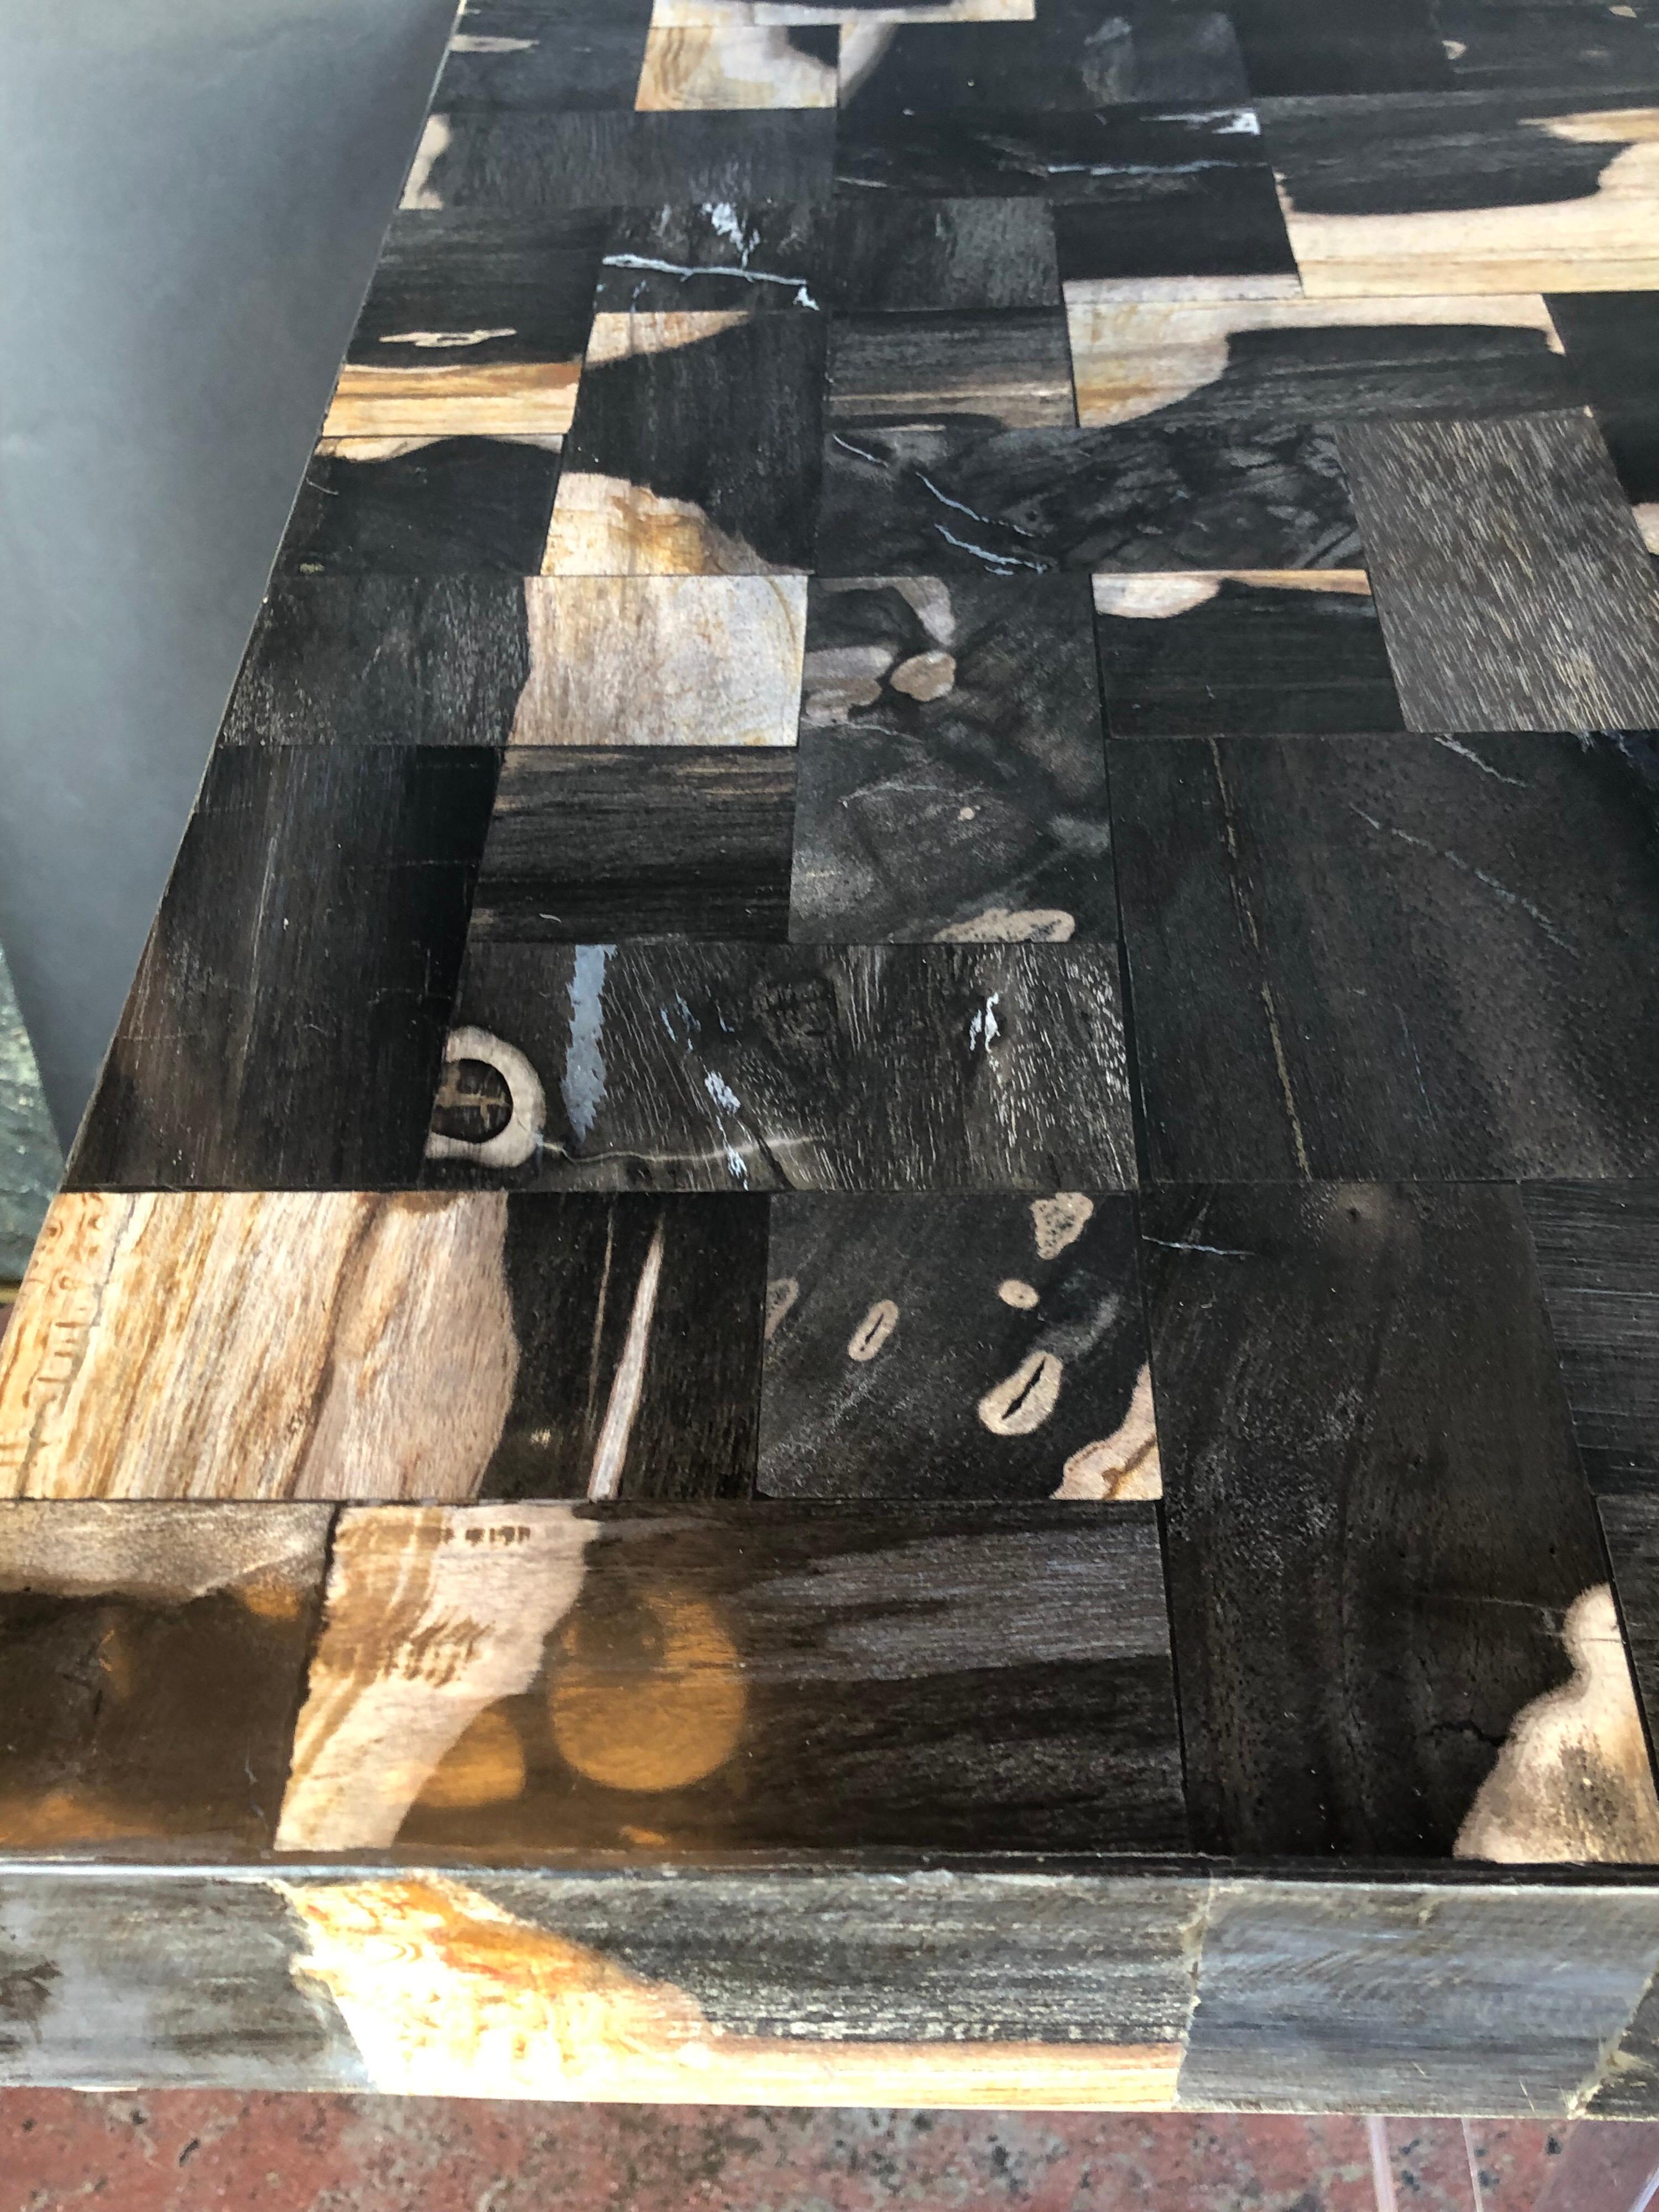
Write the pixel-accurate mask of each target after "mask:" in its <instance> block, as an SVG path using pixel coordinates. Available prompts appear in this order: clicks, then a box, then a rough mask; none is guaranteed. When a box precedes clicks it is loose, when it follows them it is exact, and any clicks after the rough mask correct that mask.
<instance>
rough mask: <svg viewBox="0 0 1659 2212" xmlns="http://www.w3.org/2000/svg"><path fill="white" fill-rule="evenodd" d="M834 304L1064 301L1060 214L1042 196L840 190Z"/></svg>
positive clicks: (886, 306)
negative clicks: (1057, 233) (1057, 228)
mask: <svg viewBox="0 0 1659 2212" xmlns="http://www.w3.org/2000/svg"><path fill="white" fill-rule="evenodd" d="M835 226H836V228H835V248H834V257H833V259H832V262H831V265H830V276H829V305H830V306H832V307H836V308H839V309H840V310H841V311H842V313H847V314H872V313H909V314H915V313H922V312H923V311H925V310H934V311H943V310H945V309H952V308H973V307H1058V306H1059V304H1060V272H1059V270H1058V268H1057V266H1056V264H1055V260H1054V218H1053V216H1052V215H1051V213H1050V212H1049V210H1048V208H1047V207H1046V206H1045V205H1044V204H1043V203H1042V201H1041V200H1032V199H915V198H896V197H894V196H893V195H892V194H890V193H888V192H884V191H860V188H859V187H858V186H857V185H849V186H848V187H847V188H846V189H845V190H843V191H839V192H837V193H836V201H835Z"/></svg>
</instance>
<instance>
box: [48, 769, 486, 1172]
mask: <svg viewBox="0 0 1659 2212" xmlns="http://www.w3.org/2000/svg"><path fill="white" fill-rule="evenodd" d="M497 760H498V756H497V755H496V754H495V752H493V751H488V750H482V749H480V748H477V747H470V746H461V745H450V746H410V745H398V744H375V745H361V746H359V745H351V746H343V745H224V746H221V747H220V748H219V750H218V751H217V752H216V753H215V755H214V756H213V758H212V759H211V761H210V763H209V767H208V773H207V778H206V781H205V782H204V785H203V787H202V794H201V797H200V798H199V799H197V805H196V810H195V812H194V813H193V814H192V816H191V821H190V824H189V826H188V828H187V829H185V838H184V843H183V845H182V846H181V847H180V848H179V859H178V860H177V862H176V863H175V865H174V867H173V876H172V878H171V880H170V882H169V884H168V885H167V893H166V895H165V896H164V897H163V899H162V902H161V909H160V911H159V913H158V915H157V916H156V919H155V927H153V929H152V930H151V933H150V938H149V944H148V945H146V946H145V948H144V955H143V960H142V962H141V963H140V965H139V969H138V975H137V981H135V982H134V984H133V987H132V991H131V995H130V996H129V998H128V1000H127V1004H126V1007H125V1011H124V1012H123V1014H122V1017H121V1023H120V1026H119V1028H118V1030H117V1031H116V1034H115V1038H114V1042H112V1045H111V1047H110V1051H109V1057H108V1059H107V1060H106V1062H105V1066H104V1072H103V1075H102V1078H101V1079H100V1084H99V1087H98V1090H97V1091H96V1093H95V1094H94V1097H93V1101H92V1103H91V1105H90V1107H89V1108H88V1112H87V1118H86V1120H85V1121H84V1122H83V1123H82V1128H81V1133H80V1136H79V1138H78V1139H77V1140H76V1146H75V1151H74V1154H73V1157H72V1158H71V1161H70V1170H69V1173H68V1177H67V1180H68V1182H69V1183H70V1187H71V1188H77V1189H82V1190H99V1189H110V1188H128V1189H134V1188H136V1189H140V1190H143V1189H157V1188H161V1189H192V1190H201V1189H215V1188H217V1189H241V1190H249V1189H252V1190H258V1189H274V1188H297V1189H348V1190H349V1189H361V1188H370V1189H373V1188H385V1187H386V1186H388V1185H390V1186H396V1185H398V1184H400V1183H407V1182H410V1181H412V1180H413V1178H414V1176H415V1175H416V1173H418V1171H419V1165H420V1158H421V1152H422V1146H423V1143H424V1140H425V1129H426V1123H427V1118H428V1113H429V1110H430V1102H431V1097H432V1093H433V1090H434V1087H435V1083H436V1080H437V1071H438V1067H439V1064H440V1060H441V1054H442V1050H443V1039H444V1030H445V1024H446V1022H447V1017H448V1012H449V1006H450V1000H451V998H452V996H453V991H454V987H455V977H456V974H457V971H458V969H459V962H460V957H461V951H462V947H463V945H464V944H465V935H466V921H467V911H468V908H469V907H470V906H471V899H472V886H473V883H474V880H475V878H476V877H477V867H478V856H479V854H480V853H481V852H482V851H483V841H484V833H485V829H486V827H487V825H488V823H489V809H490V805H491V802H492V800H493V799H494V796H495V775H496V767H497Z"/></svg>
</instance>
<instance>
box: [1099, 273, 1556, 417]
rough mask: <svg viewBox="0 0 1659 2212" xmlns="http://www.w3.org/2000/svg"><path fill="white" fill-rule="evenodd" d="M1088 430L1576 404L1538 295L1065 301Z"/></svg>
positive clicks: (1498, 411)
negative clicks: (1150, 422) (1151, 422)
mask: <svg viewBox="0 0 1659 2212" xmlns="http://www.w3.org/2000/svg"><path fill="white" fill-rule="evenodd" d="M1067 319H1068V321H1069V324H1070V326H1071V341H1072V361H1073V367H1074V369H1075V371H1076V375H1077V405H1078V420H1079V422H1085V423H1106V422H1139V421H1140V420H1142V419H1144V418H1146V417H1147V416H1155V417H1156V418H1157V419H1158V421H1160V422H1170V421H1179V422H1246V423H1248V422H1261V421H1263V420H1267V421H1270V422H1297V421H1300V420H1305V419H1308V418H1310V417H1312V418H1315V419H1318V420H1323V421H1336V420H1346V421H1353V420H1356V419H1363V418H1364V417H1365V416H1376V415H1383V416H1389V415H1406V416H1411V415H1455V416H1462V415H1513V414H1521V413H1524V412H1525V411H1527V410H1529V409H1534V408H1547V407H1563V406H1566V405H1570V404H1571V403H1572V402H1573V400H1575V399H1576V398H1580V397H1581V396H1582V392H1581V380H1579V379H1578V378H1577V376H1576V375H1575V374H1574V373H1573V370H1572V368H1571V366H1570V365H1569V363H1568V362H1566V361H1565V359H1564V358H1563V356H1562V349H1561V341H1560V339H1559V337H1558V336H1557V334H1556V331H1555V327H1554V325H1553V323H1552V321H1551V319H1550V314H1549V311H1548V309H1547V307H1546V305H1545V303H1544V301H1543V300H1542V299H1541V298H1540V296H1539V295H1537V294H1536V293H1534V294H1532V295H1530V297H1528V296H1526V295H1522V296H1521V297H1520V298H1508V297H1504V296H1501V295H1493V294H1486V295H1479V296H1477V297H1475V298H1474V299H1463V300H1352V301H1348V300H1217V301H1194V300H1174V301H1165V300H1151V301H1149V300H1116V301H1102V302H1098V303H1097V304H1094V305H1089V304H1086V303H1081V302H1080V303H1078V304H1074V305H1073V306H1072V307H1070V309H1069V313H1068V317H1067Z"/></svg>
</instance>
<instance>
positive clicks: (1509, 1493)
mask: <svg viewBox="0 0 1659 2212" xmlns="http://www.w3.org/2000/svg"><path fill="white" fill-rule="evenodd" d="M1142 1220H1143V1228H1144V1231H1145V1236H1146V1272H1147V1279H1148V1285H1149V1298H1150V1305H1151V1312H1152V1375H1153V1380H1154V1385H1155V1388H1156V1390H1157V1395H1158V1442H1159V1449H1160V1456H1161V1459H1162V1462H1163V1474H1164V1510H1165V1513H1166V1516H1167V1525H1168V1530H1169V1546H1170V1604H1171V1612H1172V1617H1173V1620H1174V1624H1175V1644H1176V1669H1177V1674H1178V1678H1179V1680H1180V1685H1181V1699H1182V1735H1183V1740H1184V1742H1185V1746H1186V1754H1187V1786H1188V1800H1189V1802H1190V1804H1191V1807H1192V1811H1193V1819H1194V1836H1195V1840H1196V1841H1198V1842H1199V1844H1200V1846H1201V1847H1202V1848H1204V1849H1206V1850H1218V1851H1233V1852H1244V1853H1250V1854H1255V1853H1279V1854H1288V1855H1304V1854H1313V1853H1318V1852H1322V1851H1342V1852H1360V1853H1374V1854H1376V1855H1379V1856H1391V1857H1430V1858H1443V1857H1451V1856H1455V1857H1463V1858H1474V1859H1500V1860H1521V1861H1536V1860H1542V1859H1553V1858H1565V1859H1595V1858H1603V1857H1611V1858H1621V1857H1624V1858H1633V1859H1652V1858H1653V1857H1656V1855H1659V1801H1656V1799H1655V1796H1654V1789H1653V1780H1652V1776H1651V1773H1650V1768H1649V1764H1648V1756H1647V1749H1646V1745H1645V1742H1644V1738H1643V1735H1642V1729H1641V1724H1640V1721H1639V1718H1638V1714H1637V1711H1636V1705H1635V1699H1634V1694H1633V1691H1632V1683H1631V1678H1630V1672H1629V1668H1628V1664H1627V1662H1626V1656H1625V1653H1624V1650H1623V1647H1622V1645H1621V1644H1620V1635H1619V1627H1618V1622H1617V1619H1616V1616H1615V1613H1614V1609H1613V1599H1612V1596H1611V1594H1610V1592H1609V1589H1608V1586H1607V1565H1606V1559H1605V1555H1604V1553H1603V1551H1602V1548H1601V1540H1600V1537H1599V1534H1598V1532H1597V1528H1596V1520H1595V1507H1594V1504H1593V1503H1592V1501H1591V1498H1590V1494H1589V1489H1588V1487H1587V1486H1586V1484H1585V1481H1584V1478H1583V1474H1582V1473H1581V1471H1580V1469H1579V1465H1578V1461H1577V1455H1576V1453H1575V1451H1574V1449H1573V1443H1572V1434H1571V1427H1570V1425H1569V1422H1568V1418H1567V1407H1566V1401H1565V1396H1564V1395H1563V1393H1562V1389H1561V1384H1560V1380H1559V1376H1558V1375H1557V1372H1556V1366H1555V1360H1554V1356H1553V1347H1552V1345H1551V1342H1550V1336H1549V1330H1548V1328H1547V1323H1546V1321H1545V1317H1544V1310H1543V1304H1542V1301H1541V1297H1540V1296H1539V1290H1538V1281H1537V1277H1536V1274H1535V1273H1534V1268H1533V1265H1532V1255H1531V1251H1530V1249H1529V1246H1528V1241H1527V1235H1526V1229H1525V1225H1524V1223H1523V1221H1522V1214H1521V1206H1520V1200H1519V1196H1518V1194H1516V1192H1515V1191H1514V1190H1512V1189H1504V1188H1496V1187H1493V1186H1492V1185H1484V1186H1483V1185H1471V1186H1464V1187H1462V1188H1458V1187H1453V1186H1445V1185H1438V1186H1431V1185H1420V1184H1419V1185H1413V1184H1399V1185H1393V1186H1389V1185H1379V1184H1373V1183H1363V1184H1362V1183H1353V1184H1318V1185H1314V1186H1311V1187H1308V1188H1300V1187H1297V1186H1295V1185H1287V1184H1283V1183H1280V1184H1267V1185H1261V1186H1258V1187H1256V1188H1238V1187H1235V1188H1222V1187H1215V1186H1209V1187H1204V1188H1187V1189H1181V1190H1169V1191H1162V1192H1158V1193H1156V1194H1149V1195H1148V1196H1147V1197H1146V1199H1145V1200H1143V1202H1142ZM1314 1375H1316V1376H1317V1377H1318V1378H1319V1379H1318V1384H1317V1387H1316V1388H1315V1389H1310V1388H1309V1387H1308V1384H1309V1378H1310V1376H1314ZM1564 1692H1565V1693H1566V1695H1565V1699H1564ZM1558 1714H1559V1719H1558V1717H1557V1716H1558Z"/></svg>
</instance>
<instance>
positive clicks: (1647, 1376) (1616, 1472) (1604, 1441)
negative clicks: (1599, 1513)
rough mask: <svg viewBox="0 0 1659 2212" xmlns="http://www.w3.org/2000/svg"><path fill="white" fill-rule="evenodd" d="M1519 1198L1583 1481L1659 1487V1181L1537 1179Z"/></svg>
mask: <svg viewBox="0 0 1659 2212" xmlns="http://www.w3.org/2000/svg"><path fill="white" fill-rule="evenodd" d="M1522 1204H1523V1206H1525V1208H1526V1213H1527V1227H1528V1230H1529V1231H1531V1234H1532V1243H1533V1249H1534V1253H1535V1254H1536V1255H1537V1259H1538V1272H1539V1276H1540V1279H1541V1281H1542V1283H1543V1285H1544V1302H1545V1304H1547V1306H1548V1308H1549V1316H1550V1327H1551V1329H1552V1330H1553V1333H1554V1336H1555V1344H1556V1349H1557V1351H1558V1352H1559V1355H1560V1359H1561V1376H1562V1380H1563V1382H1564V1383H1565V1385H1566V1391H1567V1403H1568V1405H1569V1406H1571V1408H1572V1425H1573V1431H1574V1434H1575V1435H1576V1436H1577V1439H1578V1450H1579V1455H1580V1456H1581V1457H1582V1459H1583V1462H1584V1470H1585V1473H1586V1474H1588V1475H1589V1480H1590V1487H1591V1488H1592V1489H1593V1490H1595V1491H1597V1492H1601V1493H1603V1494H1607V1493H1608V1492H1615V1491H1631V1492H1640V1493H1643V1494H1644V1495H1645V1494H1646V1493H1648V1492H1655V1493H1659V1187H1656V1186H1655V1185H1654V1184H1652V1183H1629V1182H1617V1183H1534V1184H1532V1185H1531V1186H1529V1188H1527V1189H1526V1190H1524V1191H1523V1192H1522Z"/></svg>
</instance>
